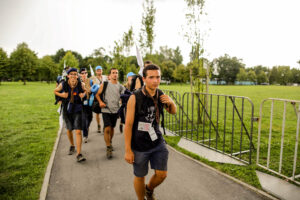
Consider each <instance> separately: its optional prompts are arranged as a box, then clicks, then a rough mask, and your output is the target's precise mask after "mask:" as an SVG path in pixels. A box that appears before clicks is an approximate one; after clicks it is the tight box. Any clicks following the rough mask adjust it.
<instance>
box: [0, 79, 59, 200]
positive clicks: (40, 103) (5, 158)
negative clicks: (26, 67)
mask: <svg viewBox="0 0 300 200" xmlns="http://www.w3.org/2000/svg"><path fill="white" fill-rule="evenodd" d="M54 87H55V85H54V84H50V85H48V84H46V83H39V82H36V83H31V82H27V85H26V86H24V85H23V84H22V83H21V82H17V83H6V82H4V83H3V82H2V85H1V86H0V102H1V103H0V110H1V112H0V199H7V200H9V199H14V200H15V199H20V200H21V199H22V200H24V199H28V200H33V199H38V198H39V193H40V189H41V186H42V183H43V179H44V173H45V170H46V168H47V164H48V161H49V158H50V155H51V152H52V149H53V145H54V142H55V138H56V135H57V131H58V127H59V124H58V120H57V119H58V113H57V112H56V111H57V106H54V105H53V103H54V97H53V89H54Z"/></svg>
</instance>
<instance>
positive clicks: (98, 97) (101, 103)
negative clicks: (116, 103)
mask: <svg viewBox="0 0 300 200" xmlns="http://www.w3.org/2000/svg"><path fill="white" fill-rule="evenodd" d="M102 91H103V83H102V84H101V85H100V88H99V90H98V92H97V94H96V95H95V97H96V99H97V101H98V102H99V106H100V108H105V107H106V104H105V103H104V102H103V101H102V100H101V98H100V94H101V93H102Z"/></svg>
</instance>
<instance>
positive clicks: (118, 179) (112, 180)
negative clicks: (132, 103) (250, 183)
mask: <svg viewBox="0 0 300 200" xmlns="http://www.w3.org/2000/svg"><path fill="white" fill-rule="evenodd" d="M117 127H118V125H117ZM115 131H116V133H115V136H114V138H113V146H114V149H115V150H114V152H113V158H112V159H111V160H107V159H106V147H105V143H104V140H103V133H101V134H99V133H97V132H96V121H95V117H94V121H93V122H92V124H91V131H90V136H89V142H88V143H86V144H85V143H84V144H83V153H84V155H85V156H86V158H87V161H86V162H85V163H77V162H76V159H75V158H76V157H75V155H71V156H70V155H67V153H68V149H69V141H68V139H67V135H66V130H65V129H64V130H63V132H62V134H61V138H60V142H59V145H58V149H57V152H56V156H55V159H54V164H53V168H52V172H51V178H50V183H49V186H48V194H47V200H77V199H78V200H82V199H85V200H87V199H90V200H94V199H103V200H108V199H110V200H134V199H136V197H135V192H134V188H133V172H132V166H131V165H129V164H127V163H126V162H125V161H124V158H123V157H124V135H123V134H120V133H119V130H118V128H116V129H115ZM169 152H170V154H169V171H168V177H167V179H166V180H165V182H164V183H163V184H162V185H160V186H159V187H158V188H157V190H156V191H155V193H156V196H157V198H158V199H160V200H169V199H172V200H197V199H220V200H226V199H228V200H229V199H230V200H233V199H238V200H241V199H266V197H263V196H261V195H260V194H257V193H256V192H254V191H252V190H249V189H246V188H245V187H243V186H241V185H240V184H238V183H236V182H234V181H232V180H230V179H228V178H226V177H224V176H222V175H220V174H218V173H217V172H215V171H213V170H211V169H208V168H206V167H204V166H202V165H200V164H198V163H197V162H194V161H193V160H191V159H189V158H186V157H185V156H183V155H181V154H179V153H177V152H175V151H174V150H172V149H170V148H169ZM149 172H150V173H149V174H148V176H147V180H149V177H150V176H151V175H152V174H153V172H152V171H149Z"/></svg>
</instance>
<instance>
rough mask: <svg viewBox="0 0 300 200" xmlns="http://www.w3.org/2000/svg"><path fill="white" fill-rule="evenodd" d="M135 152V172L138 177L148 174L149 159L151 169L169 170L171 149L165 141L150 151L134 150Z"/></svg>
mask: <svg viewBox="0 0 300 200" xmlns="http://www.w3.org/2000/svg"><path fill="white" fill-rule="evenodd" d="M133 153H134V163H133V172H134V175H135V176H137V177H144V176H146V175H147V174H148V168H149V167H148V166H149V161H150V165H151V169H154V170H161V171H167V169H168V158H169V151H168V149H167V147H166V145H165V143H164V142H163V143H161V144H159V145H157V146H156V147H154V148H153V149H150V150H148V151H145V152H141V151H135V150H133Z"/></svg>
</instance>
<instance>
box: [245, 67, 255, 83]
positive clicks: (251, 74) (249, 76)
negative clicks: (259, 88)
mask: <svg viewBox="0 0 300 200" xmlns="http://www.w3.org/2000/svg"><path fill="white" fill-rule="evenodd" d="M247 79H248V81H251V82H254V83H256V74H255V72H254V71H253V70H250V71H249V72H248V73H247Z"/></svg>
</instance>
